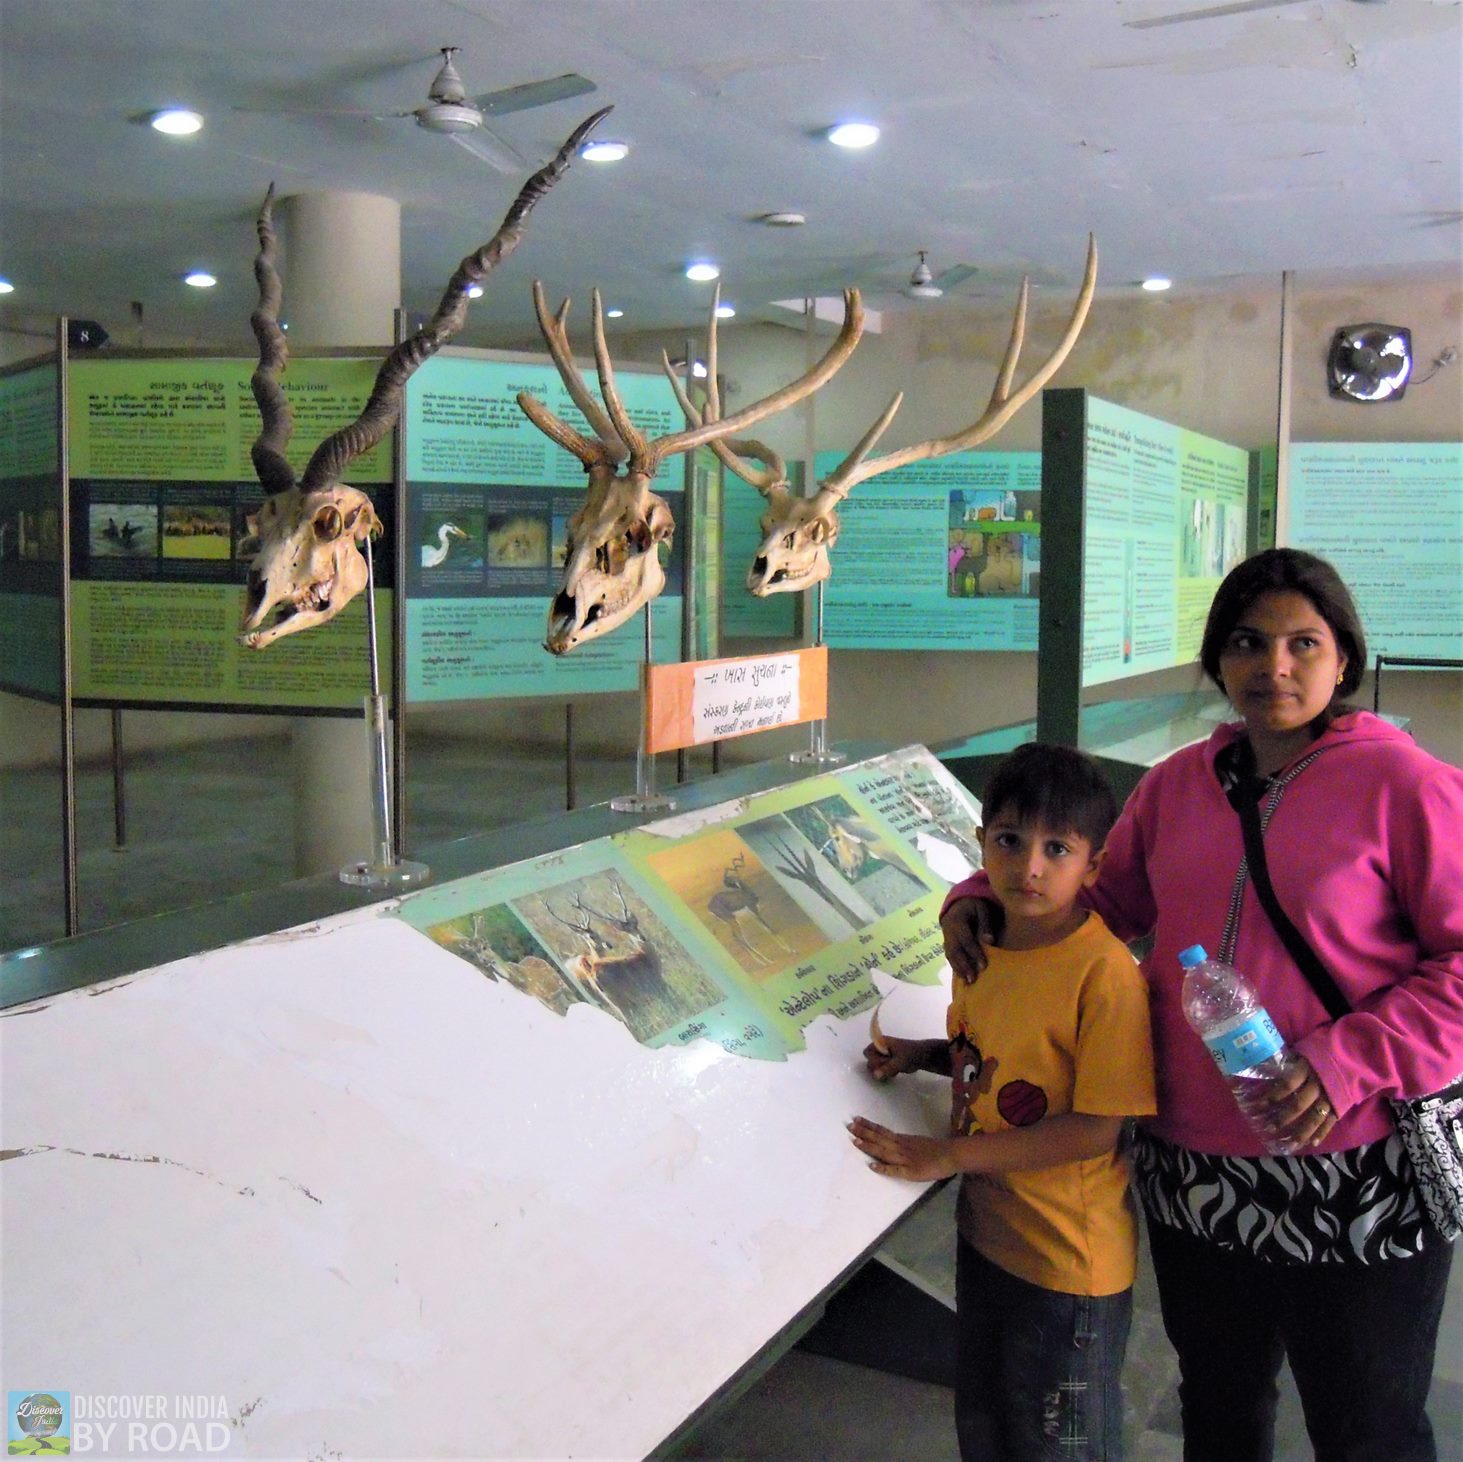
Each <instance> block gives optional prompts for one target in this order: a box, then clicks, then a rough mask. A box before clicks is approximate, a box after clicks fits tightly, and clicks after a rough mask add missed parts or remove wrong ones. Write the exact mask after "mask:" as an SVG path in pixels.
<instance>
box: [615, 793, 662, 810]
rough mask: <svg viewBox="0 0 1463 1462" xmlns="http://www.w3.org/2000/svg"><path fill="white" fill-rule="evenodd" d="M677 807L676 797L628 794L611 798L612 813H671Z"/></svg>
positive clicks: (655, 794)
mask: <svg viewBox="0 0 1463 1462" xmlns="http://www.w3.org/2000/svg"><path fill="white" fill-rule="evenodd" d="M675 805H676V799H675V798H674V797H662V796H660V795H659V794H658V793H652V794H650V795H649V796H647V795H645V794H644V793H641V792H627V793H625V795H624V796H623V797H611V798H610V811H611V812H669V811H670V810H671V808H673V807H674V806H675Z"/></svg>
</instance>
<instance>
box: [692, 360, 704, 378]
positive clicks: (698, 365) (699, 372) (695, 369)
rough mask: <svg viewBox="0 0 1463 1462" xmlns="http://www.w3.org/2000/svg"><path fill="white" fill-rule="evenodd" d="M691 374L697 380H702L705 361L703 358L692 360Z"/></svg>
mask: <svg viewBox="0 0 1463 1462" xmlns="http://www.w3.org/2000/svg"><path fill="white" fill-rule="evenodd" d="M691 374H692V375H693V376H695V377H696V379H697V380H698V381H704V380H705V379H706V362H705V361H704V360H695V361H692V362H691Z"/></svg>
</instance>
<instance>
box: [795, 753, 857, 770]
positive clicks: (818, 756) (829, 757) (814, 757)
mask: <svg viewBox="0 0 1463 1462" xmlns="http://www.w3.org/2000/svg"><path fill="white" fill-rule="evenodd" d="M787 759H788V760H789V761H790V762H793V763H795V764H796V765H798V766H820V767H836V766H837V765H838V763H839V762H841V761H847V760H848V755H847V753H846V752H842V751H811V750H810V751H790V752H788V754H787Z"/></svg>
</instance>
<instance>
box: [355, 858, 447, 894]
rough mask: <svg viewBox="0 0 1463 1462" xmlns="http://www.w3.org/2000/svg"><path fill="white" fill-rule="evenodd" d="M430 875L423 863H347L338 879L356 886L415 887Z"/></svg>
mask: <svg viewBox="0 0 1463 1462" xmlns="http://www.w3.org/2000/svg"><path fill="white" fill-rule="evenodd" d="M431 876H432V870H431V869H430V868H428V867H427V865H426V864H425V863H412V862H410V861H403V862H400V863H347V864H346V865H345V867H344V868H342V869H341V870H340V881H341V882H342V883H349V884H351V885H353V886H354V887H356V888H415V887H416V886H417V884H419V883H425V882H426V881H427V879H429V878H430V877H431Z"/></svg>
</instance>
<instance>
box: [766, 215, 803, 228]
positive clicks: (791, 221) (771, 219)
mask: <svg viewBox="0 0 1463 1462" xmlns="http://www.w3.org/2000/svg"><path fill="white" fill-rule="evenodd" d="M807 221H808V218H807V215H806V214H804V213H764V214H763V215H762V217H761V218H760V219H758V222H759V223H765V224H766V225H767V227H768V228H801V227H802V226H803V225H804V224H805V223H806V222H807Z"/></svg>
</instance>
